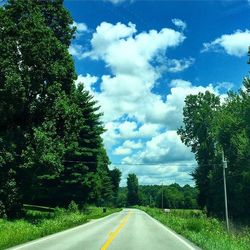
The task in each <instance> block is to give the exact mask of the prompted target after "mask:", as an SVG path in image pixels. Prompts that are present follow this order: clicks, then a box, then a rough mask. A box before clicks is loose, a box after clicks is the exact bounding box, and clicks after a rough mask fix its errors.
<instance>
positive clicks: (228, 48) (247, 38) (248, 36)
mask: <svg viewBox="0 0 250 250" xmlns="http://www.w3.org/2000/svg"><path fill="white" fill-rule="evenodd" d="M249 45H250V31H249V30H248V29H246V30H245V31H242V30H237V31H235V32H234V33H233V34H225V35H222V36H221V37H219V38H217V39H215V40H214V41H212V42H210V43H203V49H202V52H206V51H215V52H220V51H225V52H226V53H227V54H228V55H231V56H237V57H242V56H245V55H247V52H248V47H249Z"/></svg>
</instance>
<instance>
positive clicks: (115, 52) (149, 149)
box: [79, 22, 216, 184]
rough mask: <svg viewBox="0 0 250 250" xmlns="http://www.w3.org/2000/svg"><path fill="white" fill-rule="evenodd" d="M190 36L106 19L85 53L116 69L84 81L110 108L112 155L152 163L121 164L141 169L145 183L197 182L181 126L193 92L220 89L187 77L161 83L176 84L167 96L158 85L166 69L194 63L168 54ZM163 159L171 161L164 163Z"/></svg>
mask: <svg viewBox="0 0 250 250" xmlns="http://www.w3.org/2000/svg"><path fill="white" fill-rule="evenodd" d="M184 40H185V36H184V34H183V33H182V32H178V31H175V30H173V29H169V28H163V29H161V30H159V31H157V30H149V31H145V32H141V33H139V32H137V30H136V26H135V25H134V24H132V23H128V24H127V25H125V24H122V23H117V24H110V23H107V22H103V23H101V24H100V25H99V26H98V27H97V28H96V31H95V33H94V34H93V36H92V39H91V50H90V51H87V52H83V53H82V54H81V55H80V56H81V57H82V58H83V57H89V58H91V59H93V60H101V61H103V62H104V64H105V66H106V67H107V68H108V69H109V70H110V74H109V73H106V75H103V76H100V78H99V79H97V78H96V77H94V76H91V75H86V76H81V77H79V80H80V79H81V80H82V81H85V82H86V83H85V84H87V86H88V88H89V90H90V91H91V93H92V94H93V95H94V96H95V99H96V100H98V102H99V104H100V105H101V108H102V111H103V112H104V117H103V121H104V124H105V128H106V129H107V131H106V132H105V133H104V134H103V139H104V143H105V146H106V148H107V149H108V151H109V152H110V153H111V155H112V156H114V157H115V159H120V158H119V157H124V159H123V162H124V163H126V164H128V163H131V164H134V163H140V162H141V163H145V162H146V163H148V164H151V167H146V166H140V167H139V168H136V167H135V166H133V167H132V166H130V165H128V166H127V168H125V167H124V166H121V168H122V170H123V171H124V174H126V173H128V171H130V170H131V171H132V170H133V171H135V172H136V173H138V175H139V180H141V181H142V183H144V184H146V183H151V184H153V183H156V181H157V180H159V179H161V178H162V176H163V177H164V176H165V177H166V178H168V179H169V181H170V180H173V179H174V178H176V179H178V181H180V182H181V180H182V182H185V181H186V182H188V183H190V182H192V181H191V177H190V176H188V174H187V171H189V170H190V169H191V165H192V166H193V164H194V158H193V155H192V154H191V153H190V152H189V150H188V149H187V148H186V147H185V146H184V145H183V144H182V143H181V142H180V139H179V137H178V136H177V135H176V132H175V130H176V129H177V127H179V126H180V125H181V124H182V109H183V106H184V99H185V97H186V96H187V95H188V94H197V93H198V92H205V91H206V90H210V91H211V92H214V93H215V92H216V90H215V89H214V87H213V86H212V85H209V86H207V87H203V86H193V85H192V83H191V82H189V81H185V80H182V79H174V80H172V81H171V82H170V83H167V82H165V83H164V82H161V83H162V84H163V83H164V84H165V86H166V88H167V87H168V88H169V87H170V89H169V93H168V94H165V96H164V94H162V95H159V94H157V93H155V92H154V90H153V89H154V87H155V86H156V85H157V84H158V81H160V79H161V76H162V72H163V71H165V72H171V73H175V72H179V71H182V70H184V69H186V68H187V67H190V66H191V65H192V64H193V63H194V59H193V58H181V59H170V58H168V57H167V53H168V50H169V49H170V48H172V49H173V48H175V47H177V46H179V45H180V44H181V43H182V42H183V41H184ZM160 60H162V64H164V62H166V61H167V62H168V63H166V66H165V68H164V69H162V68H159V64H160V66H161V62H160ZM106 72H107V71H106ZM97 81H98V82H100V91H98V92H97V91H95V89H94V86H95V85H94V84H95V83H96V82H97ZM161 81H162V79H161ZM166 93H167V89H166ZM153 163H157V164H158V165H154V164H153ZM162 163H165V164H168V166H161V164H162ZM180 164H181V165H180ZM181 167H182V168H181ZM187 169H188V170H187ZM154 170H155V171H154ZM167 171H169V172H167ZM154 172H155V175H154V176H153V173H154ZM124 178H126V177H125V176H124Z"/></svg>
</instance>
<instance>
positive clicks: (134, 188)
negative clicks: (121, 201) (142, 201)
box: [127, 174, 139, 206]
mask: <svg viewBox="0 0 250 250" xmlns="http://www.w3.org/2000/svg"><path fill="white" fill-rule="evenodd" d="M127 189H128V193H127V205H128V206H133V205H139V183H138V178H137V176H136V175H135V174H129V175H128V177H127Z"/></svg>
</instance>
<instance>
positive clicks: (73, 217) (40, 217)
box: [0, 207, 119, 249]
mask: <svg viewBox="0 0 250 250" xmlns="http://www.w3.org/2000/svg"><path fill="white" fill-rule="evenodd" d="M117 211H119V209H112V208H109V209H107V212H106V213H103V211H102V209H101V208H96V207H91V208H88V209H87V210H85V211H84V212H81V211H72V209H71V210H64V209H56V210H55V212H41V211H34V210H27V212H26V216H25V218H23V219H20V220H14V221H7V220H2V219H0V249H6V248H8V247H11V246H15V245H18V244H21V243H25V242H27V241H30V240H34V239H37V238H40V237H43V236H46V235H49V234H53V233H56V232H59V231H62V230H65V229H68V228H71V227H74V226H78V225H81V224H83V223H86V222H87V221H89V220H91V219H97V218H100V217H103V216H106V215H109V214H111V213H114V212H117Z"/></svg>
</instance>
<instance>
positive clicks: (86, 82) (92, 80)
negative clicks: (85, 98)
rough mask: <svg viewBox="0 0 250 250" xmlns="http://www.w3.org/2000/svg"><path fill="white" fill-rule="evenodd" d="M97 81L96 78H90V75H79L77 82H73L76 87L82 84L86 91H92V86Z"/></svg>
mask: <svg viewBox="0 0 250 250" xmlns="http://www.w3.org/2000/svg"><path fill="white" fill-rule="evenodd" d="M97 81H98V77H97V76H91V75H90V74H87V75H86V76H83V75H79V76H78V78H77V80H76V81H75V84H76V85H78V84H79V83H83V84H84V87H85V89H86V90H88V91H90V92H91V91H94V89H93V87H92V86H93V85H94V84H95V83H96V82H97Z"/></svg>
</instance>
